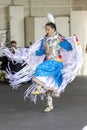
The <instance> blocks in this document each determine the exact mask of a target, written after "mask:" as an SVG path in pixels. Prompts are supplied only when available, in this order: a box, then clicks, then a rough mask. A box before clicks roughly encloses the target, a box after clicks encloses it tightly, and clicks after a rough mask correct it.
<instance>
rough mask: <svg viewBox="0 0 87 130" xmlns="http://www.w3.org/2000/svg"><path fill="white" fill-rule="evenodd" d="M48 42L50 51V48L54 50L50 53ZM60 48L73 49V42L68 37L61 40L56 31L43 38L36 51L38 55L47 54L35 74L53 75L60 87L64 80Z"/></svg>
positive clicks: (36, 75)
mask: <svg viewBox="0 0 87 130" xmlns="http://www.w3.org/2000/svg"><path fill="white" fill-rule="evenodd" d="M46 44H47V45H48V50H49V52H50V49H51V50H52V51H51V53H49V54H47V53H46ZM60 48H63V49H65V50H67V51H69V50H72V46H71V44H70V43H69V42H68V41H67V40H66V39H63V41H62V42H60V40H59V35H58V33H56V32H55V33H54V34H53V35H52V36H50V37H45V38H44V39H43V40H42V43H41V46H40V48H39V50H37V51H36V55H37V56H40V55H43V54H45V55H46V60H45V61H44V62H43V63H41V64H40V65H38V66H37V68H36V71H35V74H34V76H35V77H38V76H40V77H43V76H53V77H54V80H55V82H56V83H57V85H58V87H59V86H60V85H61V83H62V81H63V78H62V72H61V70H62V69H63V63H62V62H61V61H62V60H58V56H61V54H60Z"/></svg>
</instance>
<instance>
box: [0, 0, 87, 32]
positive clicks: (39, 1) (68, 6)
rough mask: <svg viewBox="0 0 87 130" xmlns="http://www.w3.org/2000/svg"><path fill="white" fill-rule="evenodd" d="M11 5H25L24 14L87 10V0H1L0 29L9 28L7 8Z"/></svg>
mask: <svg viewBox="0 0 87 130" xmlns="http://www.w3.org/2000/svg"><path fill="white" fill-rule="evenodd" d="M10 5H22V6H24V15H25V17H27V16H46V14H47V13H49V12H50V13H52V14H53V15H55V16H64V15H68V16H69V15H70V10H72V9H73V10H87V0H0V30H4V29H6V28H7V17H8V16H7V12H6V8H7V7H8V6H10Z"/></svg>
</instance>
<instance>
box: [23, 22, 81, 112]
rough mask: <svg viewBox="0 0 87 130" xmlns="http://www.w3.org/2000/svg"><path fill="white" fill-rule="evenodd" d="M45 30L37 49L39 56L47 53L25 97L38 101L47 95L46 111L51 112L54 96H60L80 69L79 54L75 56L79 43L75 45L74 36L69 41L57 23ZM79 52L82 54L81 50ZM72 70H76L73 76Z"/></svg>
mask: <svg viewBox="0 0 87 130" xmlns="http://www.w3.org/2000/svg"><path fill="white" fill-rule="evenodd" d="M45 31H46V35H45V37H44V39H43V42H42V44H41V46H40V48H39V50H37V51H36V55H37V56H41V55H43V54H45V59H44V61H43V63H41V64H40V65H38V66H37V67H36V70H35V73H34V76H33V78H32V81H33V84H32V85H31V87H29V88H28V89H27V90H26V91H25V98H31V100H33V101H34V102H36V100H37V96H38V95H40V96H41V99H43V98H44V97H45V96H46V97H47V108H46V109H45V110H44V112H50V111H51V110H52V109H53V101H52V97H53V96H54V97H59V96H60V93H61V92H62V91H64V89H65V87H66V86H67V84H68V83H69V82H71V81H72V80H73V79H74V78H75V76H76V74H77V72H78V70H79V69H77V65H76V62H77V64H78V62H79V61H76V60H77V55H78V54H77V55H76V56H75V54H76V52H75V51H76V50H75V49H76V47H77V45H76V46H75V45H74V44H75V41H74V40H75V39H74V38H72V40H71V42H69V39H68V40H67V39H65V38H64V37H63V36H62V35H60V34H59V33H58V32H57V31H56V25H55V24H54V23H52V22H48V23H47V24H46V25H45ZM77 52H78V49H77ZM64 54H65V55H66V56H64ZM79 54H80V56H81V51H80V53H79ZM78 58H79V57H78ZM81 60H82V59H81ZM72 61H73V62H72ZM81 64H82V62H81ZM81 64H80V65H81ZM80 65H79V66H78V67H79V68H80V67H81V66H80ZM73 69H74V70H73ZM71 70H73V71H74V73H73V72H72V73H73V76H72V74H71Z"/></svg>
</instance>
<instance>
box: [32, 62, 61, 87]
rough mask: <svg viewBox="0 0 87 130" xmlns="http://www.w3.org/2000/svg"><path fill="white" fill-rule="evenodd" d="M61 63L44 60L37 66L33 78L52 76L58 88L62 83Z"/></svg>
mask: <svg viewBox="0 0 87 130" xmlns="http://www.w3.org/2000/svg"><path fill="white" fill-rule="evenodd" d="M62 69H63V63H62V62H58V61H55V60H46V61H44V62H43V63H41V64H40V65H38V66H37V68H36V71H35V74H34V76H35V77H37V76H53V77H54V80H55V82H56V83H57V84H58V86H60V85H61V83H62V73H61V70H62Z"/></svg>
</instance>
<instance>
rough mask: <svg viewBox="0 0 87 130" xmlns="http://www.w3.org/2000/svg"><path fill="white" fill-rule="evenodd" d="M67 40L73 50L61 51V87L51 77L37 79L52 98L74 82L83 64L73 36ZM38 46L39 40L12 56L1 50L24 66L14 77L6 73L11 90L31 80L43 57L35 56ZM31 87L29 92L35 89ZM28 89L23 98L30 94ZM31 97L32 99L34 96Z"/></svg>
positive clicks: (78, 46)
mask: <svg viewBox="0 0 87 130" xmlns="http://www.w3.org/2000/svg"><path fill="white" fill-rule="evenodd" d="M42 39H43V38H42ZM67 40H68V41H69V42H70V43H71V44H72V47H73V50H72V51H66V50H64V49H61V54H62V57H63V64H64V69H63V71H62V74H63V82H62V84H61V86H60V87H58V86H57V84H56V83H55V81H54V79H53V77H49V76H48V77H43V78H42V77H38V79H39V80H40V81H42V82H44V83H45V86H44V88H45V89H46V90H49V89H50V90H53V93H52V94H53V96H56V95H58V94H61V92H64V90H65V88H66V86H67V84H68V83H70V82H72V81H73V80H74V78H75V77H76V75H77V74H78V71H79V69H80V68H81V66H82V63H83V58H82V49H81V46H80V45H77V43H76V37H75V36H73V37H70V38H67ZM40 45H41V39H40V40H39V41H37V42H36V43H35V44H33V45H32V46H31V47H30V48H21V49H17V50H15V52H16V53H15V54H12V53H11V52H10V51H9V49H8V48H5V49H3V52H4V54H5V55H6V56H7V57H8V58H9V59H11V60H15V61H16V62H19V63H23V64H26V66H25V67H24V68H23V69H21V70H20V71H19V72H16V73H15V74H14V75H12V73H11V71H10V69H9V70H8V71H7V78H8V79H9V82H10V85H11V86H12V88H13V89H17V88H18V87H19V86H20V85H21V83H23V82H27V81H29V80H31V78H32V77H33V74H34V71H35V69H36V67H37V66H38V65H39V64H40V63H42V62H43V61H44V58H45V55H42V56H36V55H35V51H36V50H38V49H39V47H40ZM32 86H33V87H32ZM32 86H31V87H30V89H31V88H32V89H31V90H34V89H35V88H36V85H35V84H34V85H32ZM30 89H27V90H26V92H25V97H27V96H28V94H30ZM32 97H33V99H34V96H32ZM35 98H36V97H35ZM34 100H35V99H34Z"/></svg>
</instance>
